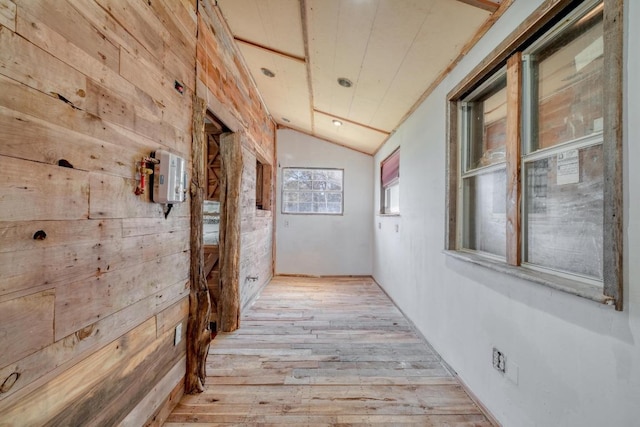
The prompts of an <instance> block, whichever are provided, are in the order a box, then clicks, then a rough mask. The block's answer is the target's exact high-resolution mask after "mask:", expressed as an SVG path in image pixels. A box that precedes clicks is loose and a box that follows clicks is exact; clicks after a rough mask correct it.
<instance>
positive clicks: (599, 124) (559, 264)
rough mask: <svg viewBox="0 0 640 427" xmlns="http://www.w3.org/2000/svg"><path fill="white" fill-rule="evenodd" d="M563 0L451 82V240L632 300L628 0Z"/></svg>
mask: <svg viewBox="0 0 640 427" xmlns="http://www.w3.org/2000/svg"><path fill="white" fill-rule="evenodd" d="M559 8H560V6H556V9H554V8H551V9H552V10H550V11H549V12H548V13H547V14H546V15H545V14H543V13H540V15H539V17H538V18H535V19H538V21H532V22H531V23H528V24H530V25H529V26H528V28H529V30H527V31H531V32H530V34H529V36H528V38H527V37H523V34H522V33H518V31H516V32H515V33H514V34H513V35H512V36H511V38H513V39H514V40H516V39H517V40H525V41H524V42H523V43H521V45H520V46H519V47H518V48H516V49H515V50H514V49H513V48H510V49H509V50H508V51H505V52H504V53H503V55H504V57H503V58H502V64H503V65H502V66H500V61H497V60H496V61H495V62H493V68H492V69H491V70H486V71H485V72H484V73H483V72H480V73H476V75H475V77H474V79H471V80H470V81H465V82H464V83H463V84H461V87H459V88H456V89H454V91H452V94H450V97H449V99H450V111H449V113H450V119H451V120H450V121H451V122H452V126H456V125H457V126H456V127H452V128H450V132H449V133H450V147H449V192H448V197H449V204H448V205H449V206H448V207H449V209H448V211H447V215H448V217H449V220H448V222H449V227H448V230H447V233H448V236H447V247H448V249H450V250H455V251H457V253H460V254H462V255H460V256H459V257H461V258H463V259H467V260H469V261H473V262H476V263H480V264H482V265H485V266H489V267H491V266H496V268H498V269H499V270H500V271H504V272H514V273H517V274H518V275H520V276H523V275H524V276H525V277H527V278H530V279H532V280H534V281H538V282H539V283H543V284H547V285H549V286H552V287H556V288H558V289H561V290H565V291H567V292H571V293H574V294H578V295H581V296H585V297H589V298H592V299H595V300H598V301H601V302H605V303H610V304H615V305H616V308H617V309H622V302H621V301H622V293H621V292H622V281H621V280H622V273H621V269H620V266H621V264H622V258H621V255H622V246H621V244H622V243H621V237H620V236H621V227H622V222H621V213H622V203H621V182H622V178H621V170H620V159H621V148H620V147H621V135H620V133H619V131H618V130H617V123H619V121H620V120H621V116H622V115H621V111H620V107H619V105H620V102H619V101H620V96H621V94H620V90H621V87H622V83H621V81H622V79H621V70H620V69H619V68H618V67H619V66H620V63H621V61H617V60H616V59H619V58H621V55H622V53H621V52H622V46H621V42H619V41H618V40H621V39H622V37H621V32H622V26H621V25H620V24H619V23H618V20H619V19H620V16H618V15H620V14H621V13H622V10H621V8H620V6H619V3H616V2H615V1H612V0H600V1H595V0H586V1H584V2H582V3H580V4H579V5H577V6H575V7H573V8H572V9H571V10H568V9H566V7H565V9H559ZM532 16H536V14H534V15H532ZM607 17H609V19H607ZM532 19H533V18H532ZM522 27H523V28H526V27H527V26H526V25H523V26H522ZM616 34H617V35H619V36H620V37H619V38H618V37H615V35H616ZM503 45H505V46H509V43H508V41H507V42H505V43H503ZM607 58H609V59H610V60H611V61H607ZM488 63H491V61H488ZM465 253H466V254H469V255H468V256H467V255H464V254H465ZM465 257H466V258H465ZM500 265H504V266H509V268H505V267H500ZM513 268H516V269H513Z"/></svg>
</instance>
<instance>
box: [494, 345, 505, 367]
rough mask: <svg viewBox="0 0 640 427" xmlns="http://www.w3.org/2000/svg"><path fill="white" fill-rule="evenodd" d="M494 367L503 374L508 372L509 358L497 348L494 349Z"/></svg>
mask: <svg viewBox="0 0 640 427" xmlns="http://www.w3.org/2000/svg"><path fill="white" fill-rule="evenodd" d="M493 367H494V368H495V369H496V370H497V371H499V372H502V373H503V374H504V373H505V371H506V370H507V358H506V357H505V355H504V353H503V352H501V351H500V350H498V349H497V348H495V347H494V348H493Z"/></svg>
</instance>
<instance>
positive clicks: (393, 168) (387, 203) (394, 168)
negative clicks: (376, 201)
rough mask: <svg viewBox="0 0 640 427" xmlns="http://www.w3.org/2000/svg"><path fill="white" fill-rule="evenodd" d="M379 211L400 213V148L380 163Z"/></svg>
mask: <svg viewBox="0 0 640 427" xmlns="http://www.w3.org/2000/svg"><path fill="white" fill-rule="evenodd" d="M380 181H381V182H380V188H381V190H382V194H381V196H380V202H381V203H380V204H381V208H380V212H381V213H383V214H398V213H400V149H399V148H398V149H397V150H395V151H394V152H393V153H391V154H390V155H389V157H387V158H386V159H384V160H383V161H382V163H381V164H380Z"/></svg>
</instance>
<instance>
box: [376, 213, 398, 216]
mask: <svg viewBox="0 0 640 427" xmlns="http://www.w3.org/2000/svg"><path fill="white" fill-rule="evenodd" d="M378 216H400V213H399V212H398V213H379V214H378Z"/></svg>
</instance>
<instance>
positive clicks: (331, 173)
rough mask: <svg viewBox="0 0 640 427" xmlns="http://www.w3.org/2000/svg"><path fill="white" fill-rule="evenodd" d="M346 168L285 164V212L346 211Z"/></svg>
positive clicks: (320, 212)
mask: <svg viewBox="0 0 640 427" xmlns="http://www.w3.org/2000/svg"><path fill="white" fill-rule="evenodd" d="M343 175H344V171H343V170H342V169H316V168H283V169H282V213H284V214H328V215H341V214H342V213H343V187H344V186H343V178H344V177H343Z"/></svg>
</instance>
